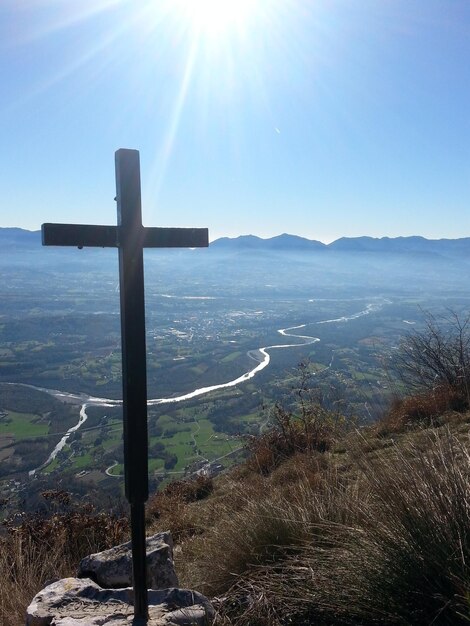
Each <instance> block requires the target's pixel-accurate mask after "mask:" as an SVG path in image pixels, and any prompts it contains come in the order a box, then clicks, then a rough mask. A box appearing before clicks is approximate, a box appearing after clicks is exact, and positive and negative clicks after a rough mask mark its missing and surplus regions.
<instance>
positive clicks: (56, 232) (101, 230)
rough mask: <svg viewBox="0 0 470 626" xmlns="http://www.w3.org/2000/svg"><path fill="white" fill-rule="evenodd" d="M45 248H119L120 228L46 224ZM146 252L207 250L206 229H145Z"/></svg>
mask: <svg viewBox="0 0 470 626" xmlns="http://www.w3.org/2000/svg"><path fill="white" fill-rule="evenodd" d="M41 230H42V245H43V246H75V247H77V248H85V247H86V248H119V247H120V245H121V243H120V239H121V238H120V226H94V225H93V226H91V225H88V224H43V225H42V229H41ZM140 233H141V241H140V243H141V245H142V247H143V248H207V246H208V245H209V231H208V229H207V228H158V227H150V228H145V227H142V228H141V230H140Z"/></svg>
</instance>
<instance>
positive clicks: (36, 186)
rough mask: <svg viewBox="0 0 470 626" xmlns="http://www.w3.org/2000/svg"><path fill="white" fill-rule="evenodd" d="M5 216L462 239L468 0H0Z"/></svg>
mask: <svg viewBox="0 0 470 626" xmlns="http://www.w3.org/2000/svg"><path fill="white" fill-rule="evenodd" d="M0 77H1V82H0V137H1V143H0V146H1V147H0V172H1V173H0V180H1V190H2V196H1V198H2V199H1V219H0V226H20V227H23V228H28V229H37V228H39V227H40V224H41V223H42V222H54V221H56V222H71V223H100V224H107V223H109V224H114V223H115V221H116V213H115V210H116V209H115V203H114V202H113V197H114V195H115V181H114V151H115V150H116V149H118V148H121V147H125V148H136V149H138V150H140V156H141V165H142V185H143V216H144V223H145V225H147V226H207V227H209V229H210V234H211V239H214V238H217V237H220V236H223V235H228V236H236V235H239V234H247V233H252V234H256V235H260V236H263V237H266V236H272V235H276V234H280V233H282V232H290V233H295V234H299V235H303V236H306V237H309V238H312V239H320V240H322V241H331V240H333V239H337V238H338V237H341V236H356V235H371V236H383V235H388V236H398V235H412V234H420V235H424V236H426V237H430V238H440V237H464V236H470V0H441V1H437V0H251V1H250V0H232V1H230V0H153V1H152V0H21V1H18V0H1V1H0Z"/></svg>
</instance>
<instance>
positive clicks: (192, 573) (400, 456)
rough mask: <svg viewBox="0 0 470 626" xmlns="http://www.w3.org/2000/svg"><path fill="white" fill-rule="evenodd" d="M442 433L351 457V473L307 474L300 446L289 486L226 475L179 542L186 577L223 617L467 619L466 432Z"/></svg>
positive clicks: (469, 508)
mask: <svg viewBox="0 0 470 626" xmlns="http://www.w3.org/2000/svg"><path fill="white" fill-rule="evenodd" d="M441 431H442V432H440V434H435V433H433V432H432V431H429V432H428V433H427V434H426V435H423V436H424V437H425V438H426V445H424V444H423V443H421V444H420V446H419V447H416V446H414V445H413V440H410V443H408V444H399V445H395V446H393V447H392V448H386V449H384V450H383V451H380V450H379V451H378V452H377V451H375V452H374V454H366V453H364V454H363V455H362V457H361V455H355V456H357V458H359V459H361V460H360V462H359V466H358V467H356V469H355V471H354V472H346V473H345V472H343V471H341V469H338V468H337V467H335V463H334V462H333V459H331V460H330V463H329V464H325V463H322V464H320V465H319V466H317V471H316V472H305V471H304V468H305V466H306V465H307V467H308V463H307V462H306V456H305V455H302V456H301V457H299V459H298V460H299V468H298V472H297V473H296V472H295V471H294V469H293V468H294V466H295V464H296V457H293V458H291V459H290V462H289V463H290V468H289V470H288V471H287V473H286V475H287V477H288V481H286V483H284V484H282V483H281V482H279V476H277V477H276V475H275V473H274V474H272V475H270V476H269V477H268V478H263V477H259V479H258V480H257V481H256V482H253V483H252V484H251V485H250V487H248V488H246V487H245V485H244V483H243V482H240V483H237V482H232V483H231V484H229V483H227V485H226V489H227V493H226V495H225V498H223V499H219V501H218V504H215V503H214V504H213V507H214V508H213V513H214V514H216V515H217V521H216V522H215V523H213V525H212V526H211V527H210V528H207V529H206V532H205V533H204V534H202V535H200V536H199V537H194V538H192V539H190V540H189V541H187V542H185V543H184V544H183V545H182V554H181V555H180V560H181V561H182V563H184V567H183V568H182V570H181V572H180V573H181V575H182V578H183V580H184V584H188V585H190V586H192V587H193V588H197V589H201V590H202V591H204V592H206V593H208V594H209V595H211V596H216V597H218V598H219V600H218V601H216V603H217V605H218V607H219V616H218V624H220V626H222V625H223V626H228V625H230V624H233V625H234V626H287V624H296V625H297V626H301V625H304V624H305V625H307V624H318V625H325V626H326V625H329V626H333V625H342V624H345V625H347V624H350V625H353V624H354V625H358V624H362V625H363V626H375V625H378V624H382V625H385V624H387V625H400V626H402V625H403V626H405V625H410V626H411V625H423V626H424V625H429V624H434V625H436V626H439V625H445V626H450V625H455V626H458V625H460V624H468V623H470V608H469V607H470V604H469V598H470V589H469V587H470V576H469V571H468V568H467V562H468V560H469V558H470V487H469V483H468V479H469V477H470V455H469V452H468V448H467V444H468V439H467V442H466V444H462V443H461V442H460V441H458V440H457V438H456V437H454V436H453V435H452V434H450V432H449V431H447V430H446V429H441ZM361 445H362V446H363V443H361V441H358V442H356V447H357V448H360V447H361ZM363 449H365V447H363ZM307 456H308V455H307ZM281 467H282V466H281ZM310 467H311V466H310ZM280 470H281V468H279V469H278V470H277V471H280Z"/></svg>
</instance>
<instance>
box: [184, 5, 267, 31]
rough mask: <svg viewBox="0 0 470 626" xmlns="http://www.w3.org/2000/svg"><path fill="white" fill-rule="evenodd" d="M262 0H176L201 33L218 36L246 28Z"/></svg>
mask: <svg viewBox="0 0 470 626" xmlns="http://www.w3.org/2000/svg"><path fill="white" fill-rule="evenodd" d="M260 2H261V0H174V4H175V5H176V6H175V8H177V10H178V11H179V12H180V14H181V15H182V16H183V17H184V19H185V20H187V21H188V22H190V24H191V26H192V27H193V28H194V29H195V30H197V31H198V32H199V33H200V34H203V35H207V36H218V35H221V34H224V33H226V32H227V31H228V30H239V29H244V28H245V27H246V26H247V23H248V21H250V20H251V19H252V18H253V17H254V16H255V15H256V12H257V8H258V7H259V3H260Z"/></svg>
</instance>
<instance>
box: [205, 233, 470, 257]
mask: <svg viewBox="0 0 470 626" xmlns="http://www.w3.org/2000/svg"><path fill="white" fill-rule="evenodd" d="M210 247H211V248H212V249H214V250H218V251H225V252H229V251H231V252H236V251H240V250H257V251H262V250H264V251H271V250H279V251H291V252H313V251H315V252H321V251H330V252H344V253H346V252H347V253H364V252H365V253H376V254H412V255H419V256H423V257H426V256H429V255H431V256H435V255H443V256H469V257H470V237H465V238H462V239H426V238H425V237H418V236H414V237H380V238H376V237H341V238H340V239H337V240H336V241H333V242H332V243H330V244H324V243H321V242H320V241H315V240H311V239H306V238H304V237H298V236H297V235H287V234H283V235H279V236H278V237H271V238H270V239H261V238H260V237H255V236H254V235H244V236H241V237H235V238H233V239H231V238H229V237H223V238H221V239H216V240H215V241H213V242H212V243H211V246H210Z"/></svg>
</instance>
